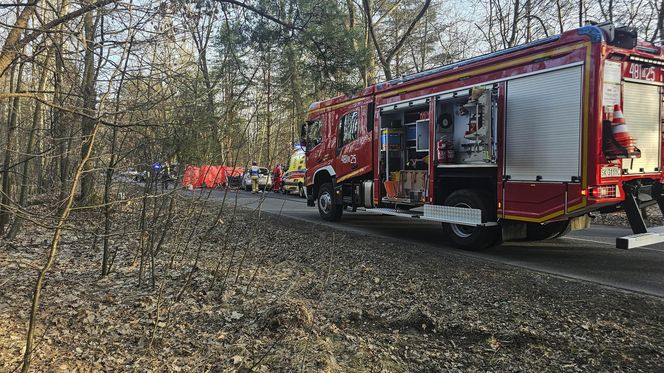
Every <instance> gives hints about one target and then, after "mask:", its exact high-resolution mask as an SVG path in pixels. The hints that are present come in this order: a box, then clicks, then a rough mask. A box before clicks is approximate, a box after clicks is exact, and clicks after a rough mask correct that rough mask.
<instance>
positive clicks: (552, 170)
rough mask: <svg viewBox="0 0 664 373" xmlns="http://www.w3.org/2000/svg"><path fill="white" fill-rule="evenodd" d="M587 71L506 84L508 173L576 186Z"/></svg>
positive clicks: (513, 176) (560, 72)
mask: <svg viewBox="0 0 664 373" xmlns="http://www.w3.org/2000/svg"><path fill="white" fill-rule="evenodd" d="M582 72H583V68H582V66H575V67H570V68H565V69H561V70H556V71H551V72H546V73H542V74H537V75H531V76H527V77H523V78H517V79H514V80H510V81H509V82H508V83H507V102H506V105H505V110H506V116H505V118H506V119H505V120H506V123H505V174H506V175H509V176H510V177H511V180H533V181H534V180H537V178H538V176H539V177H541V181H571V180H572V178H573V177H574V178H578V177H579V176H580V175H581V171H580V165H581V85H582Z"/></svg>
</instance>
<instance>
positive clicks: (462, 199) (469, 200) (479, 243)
mask: <svg viewBox="0 0 664 373" xmlns="http://www.w3.org/2000/svg"><path fill="white" fill-rule="evenodd" d="M490 201H491V199H490V197H489V196H488V195H487V193H485V192H484V191H480V190H471V189H461V190H457V191H455V192H453V193H452V194H450V196H449V197H447V199H446V200H445V203H444V204H445V206H454V207H465V208H473V209H479V210H482V222H492V221H496V209H495V206H494V204H493V203H491V202H490ZM443 230H444V231H445V233H446V234H447V236H448V237H449V239H450V240H451V241H452V244H454V246H456V247H458V248H460V249H463V250H469V251H478V250H484V249H486V248H488V247H490V246H493V245H495V244H496V243H497V242H498V239H499V236H500V234H499V233H500V229H499V227H498V226H491V227H471V226H463V225H457V224H448V223H443Z"/></svg>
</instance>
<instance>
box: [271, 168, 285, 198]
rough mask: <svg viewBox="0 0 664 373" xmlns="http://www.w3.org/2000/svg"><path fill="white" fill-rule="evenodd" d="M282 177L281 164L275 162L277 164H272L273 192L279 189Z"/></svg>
mask: <svg viewBox="0 0 664 373" xmlns="http://www.w3.org/2000/svg"><path fill="white" fill-rule="evenodd" d="M282 177H283V171H282V169H281V165H280V164H279V163H277V165H276V166H274V170H272V186H273V188H274V192H275V193H276V192H278V191H279V190H280V189H281V178H282Z"/></svg>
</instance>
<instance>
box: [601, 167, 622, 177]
mask: <svg viewBox="0 0 664 373" xmlns="http://www.w3.org/2000/svg"><path fill="white" fill-rule="evenodd" d="M600 175H601V177H603V178H604V177H620V167H603V168H602V171H601V173H600Z"/></svg>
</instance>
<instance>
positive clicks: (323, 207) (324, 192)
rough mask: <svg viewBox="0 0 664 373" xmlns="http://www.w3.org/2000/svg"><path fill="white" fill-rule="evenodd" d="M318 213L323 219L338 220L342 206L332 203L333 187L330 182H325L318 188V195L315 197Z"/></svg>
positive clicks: (341, 212)
mask: <svg viewBox="0 0 664 373" xmlns="http://www.w3.org/2000/svg"><path fill="white" fill-rule="evenodd" d="M316 201H317V203H316V204H317V205H318V213H319V214H320V216H321V218H323V220H327V221H338V220H339V219H341V214H343V212H344V210H343V208H342V207H343V206H342V205H337V204H335V203H334V188H332V184H331V183H325V184H323V185H321V186H320V188H318V197H317V198H316Z"/></svg>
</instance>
